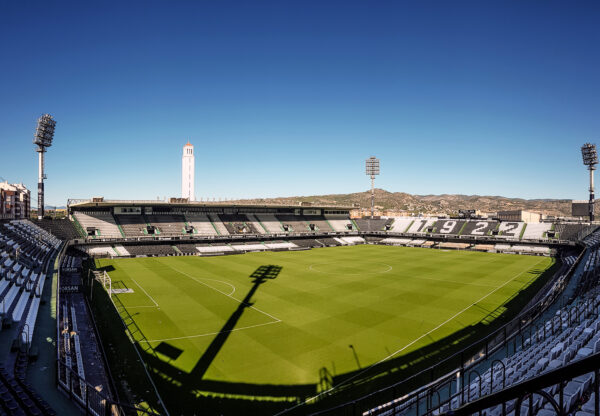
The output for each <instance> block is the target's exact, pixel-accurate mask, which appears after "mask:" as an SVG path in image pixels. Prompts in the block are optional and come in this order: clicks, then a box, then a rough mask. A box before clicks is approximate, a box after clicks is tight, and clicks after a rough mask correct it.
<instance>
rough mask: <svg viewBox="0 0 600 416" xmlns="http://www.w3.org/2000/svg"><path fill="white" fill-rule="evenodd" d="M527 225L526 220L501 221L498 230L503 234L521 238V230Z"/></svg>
mask: <svg viewBox="0 0 600 416" xmlns="http://www.w3.org/2000/svg"><path fill="white" fill-rule="evenodd" d="M524 226H525V223H524V222H501V223H500V226H499V227H498V232H499V233H500V235H502V236H506V237H511V238H516V239H518V238H521V232H522V231H523V227H524Z"/></svg>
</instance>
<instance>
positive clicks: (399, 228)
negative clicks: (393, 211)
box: [390, 217, 414, 233]
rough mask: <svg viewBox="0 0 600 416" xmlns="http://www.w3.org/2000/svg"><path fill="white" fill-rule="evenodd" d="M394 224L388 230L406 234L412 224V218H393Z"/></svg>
mask: <svg viewBox="0 0 600 416" xmlns="http://www.w3.org/2000/svg"><path fill="white" fill-rule="evenodd" d="M393 220H394V222H393V223H392V226H391V228H390V231H393V232H395V233H403V232H406V230H407V229H408V227H409V226H410V225H411V224H412V223H413V221H414V218H410V217H395V218H393Z"/></svg>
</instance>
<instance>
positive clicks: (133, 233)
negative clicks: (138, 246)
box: [114, 215, 148, 237]
mask: <svg viewBox="0 0 600 416" xmlns="http://www.w3.org/2000/svg"><path fill="white" fill-rule="evenodd" d="M114 218H115V219H116V222H117V224H118V225H120V226H121V229H122V230H123V233H124V234H125V237H139V236H143V235H146V234H148V232H147V229H146V227H147V226H148V223H147V221H146V219H145V218H144V216H142V215H115V217H114Z"/></svg>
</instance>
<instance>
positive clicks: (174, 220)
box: [146, 214, 185, 236]
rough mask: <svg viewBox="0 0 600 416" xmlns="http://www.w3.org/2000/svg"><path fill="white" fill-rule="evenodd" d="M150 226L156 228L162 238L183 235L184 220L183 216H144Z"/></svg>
mask: <svg viewBox="0 0 600 416" xmlns="http://www.w3.org/2000/svg"><path fill="white" fill-rule="evenodd" d="M146 219H147V221H148V222H149V223H150V225H152V226H154V227H156V228H158V231H159V234H160V235H162V236H168V235H173V236H176V235H182V234H185V218H184V216H183V215H173V214H161V215H156V214H153V215H146Z"/></svg>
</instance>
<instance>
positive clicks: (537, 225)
mask: <svg viewBox="0 0 600 416" xmlns="http://www.w3.org/2000/svg"><path fill="white" fill-rule="evenodd" d="M551 227H552V224H551V223H549V222H530V223H527V225H526V226H525V232H524V233H523V237H522V239H523V240H542V239H546V232H548V231H549V230H550V228H551Z"/></svg>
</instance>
